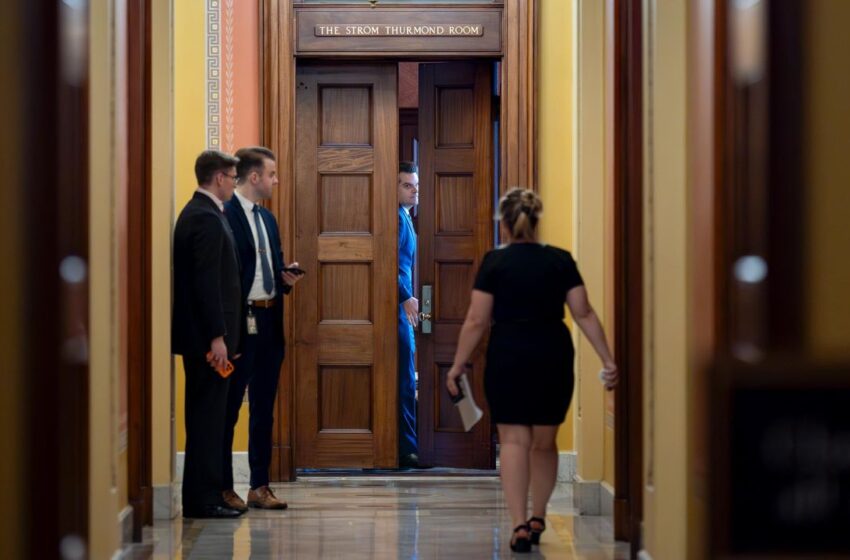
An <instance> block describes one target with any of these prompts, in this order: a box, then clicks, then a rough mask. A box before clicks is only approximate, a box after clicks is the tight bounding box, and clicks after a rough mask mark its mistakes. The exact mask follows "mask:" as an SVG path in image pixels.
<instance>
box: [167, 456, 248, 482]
mask: <svg viewBox="0 0 850 560" xmlns="http://www.w3.org/2000/svg"><path fill="white" fill-rule="evenodd" d="M185 462H186V453H185V452H183V451H178V452H177V461H176V463H177V464H176V465H175V467H176V470H177V478H176V480H177V481H178V482H182V481H183V465H184V463H185ZM250 482H251V467H250V466H249V464H248V452H247V451H234V452H233V483H234V484H249V483H250Z"/></svg>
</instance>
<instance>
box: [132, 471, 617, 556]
mask: <svg viewBox="0 0 850 560" xmlns="http://www.w3.org/2000/svg"><path fill="white" fill-rule="evenodd" d="M275 491H276V493H277V494H278V496H280V497H281V498H282V499H285V500H287V501H288V502H289V509H288V510H286V511H283V512H271V511H259V510H251V511H250V512H249V513H248V514H247V515H246V516H244V517H242V518H241V519H238V520H233V521H228V520H183V519H175V520H172V521H158V522H156V524H155V526H154V527H153V529H148V530H147V532H146V536H145V542H144V543H143V544H140V545H136V546H135V548H134V550H133V555H132V558H134V559H148V558H152V559H165V558H177V559H183V558H187V559H188V558H193V559H195V558H198V559H218V558H240V559H241V558H246V559H252V560H259V559H270V558H305V559H309V558H340V559H342V558H345V559H346V560H348V559H358V558H363V559H372V558H377V559H395V558H405V559H408V558H410V559H438V558H439V559H444V558H460V559H464V560H473V559H479V558H493V559H497V558H512V557H514V555H512V553H511V551H510V550H509V549H508V546H507V539H508V538H509V535H510V531H511V527H510V518H509V516H508V514H507V510H506V509H505V504H504V500H503V498H502V493H501V490H500V488H499V481H498V479H497V478H495V477H456V476H455V477H439V476H423V477H417V478H412V477H340V478H329V477H326V476H320V477H301V478H299V480H298V482H295V483H292V484H280V485H276V486H275ZM237 492H239V493H240V494H241V495H242V496H243V497H244V495H245V494H247V487H240V488H237ZM547 525H548V529H547V531H546V532H545V533H544V534H543V539H542V542H541V546H540V547H539V548H537V549H535V552H534V553H532V554H523V555H518V557H520V558H534V559H538V558H546V559H551V560H555V559H561V558H576V559H579V558H580V559H593V560H596V559H599V560H614V559H621V558H622V559H625V558H628V547H627V545H625V544H622V543H618V544H615V543H614V541H613V537H612V527H611V521H610V519H609V518H604V517H580V516H577V515H575V512H574V510H573V508H572V487H571V486H570V485H569V484H559V485H558V488H557V489H556V491H555V495H554V496H553V499H552V504H551V507H550V510H549V514H548V515H547Z"/></svg>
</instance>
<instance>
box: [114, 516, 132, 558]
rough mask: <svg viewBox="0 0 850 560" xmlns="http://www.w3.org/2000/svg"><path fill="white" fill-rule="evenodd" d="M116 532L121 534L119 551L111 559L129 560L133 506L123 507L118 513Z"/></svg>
mask: <svg viewBox="0 0 850 560" xmlns="http://www.w3.org/2000/svg"><path fill="white" fill-rule="evenodd" d="M118 531H119V533H120V534H121V549H120V550H119V551H118V553H117V554H115V555H113V557H117V558H121V559H124V558H130V557H131V550H132V547H133V506H130V505H127V506H124V509H122V510H121V511H119V512H118Z"/></svg>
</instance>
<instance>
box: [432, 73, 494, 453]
mask: <svg viewBox="0 0 850 560" xmlns="http://www.w3.org/2000/svg"><path fill="white" fill-rule="evenodd" d="M420 69H421V70H420V81H419V85H420V91H419V95H420V99H419V116H420V118H419V134H420V184H422V185H424V186H423V189H422V192H421V194H420V207H419V232H420V237H419V242H420V284H422V285H428V284H430V285H432V286H434V301H433V306H434V307H433V309H434V312H433V315H434V319H433V331H432V333H431V334H424V333H420V334H419V336H418V338H417V350H418V359H419V370H420V371H423V372H431V374H430V375H423V376H422V377H421V378H420V384H419V402H420V405H419V452H420V453H419V457H420V460H421V461H424V462H425V463H426V464H435V465H441V466H454V467H468V468H492V467H493V466H494V465H495V453H494V448H493V446H492V433H491V426H490V421H489V417H488V416H485V418H484V419H483V420H482V421H481V422H479V423H478V424H477V425H476V426H475V428H473V429H472V431H470V432H468V433H467V432H464V431H462V430H459V431H458V430H455V429H454V428H455V426H456V424H454V422H455V421H456V420H455V419H456V417H455V416H454V414H456V413H454V411H453V410H452V409H451V408H452V407H451V404H450V403H449V402H447V401H446V400H445V385H444V383H443V382H442V380H441V378H440V374H439V373H438V372H439V370H440V368H441V367H443V368H445V367H446V366H447V364H450V363H451V362H452V360H453V358H454V353H455V349H456V344H457V336H458V333H459V330H460V327H461V324H462V322H463V319H464V317H465V315H466V311H467V306H468V304H469V296H470V291H471V287H472V281H473V278H474V273H475V270H476V268H477V266H478V263H479V262H480V260H481V258H482V257H483V255H484V253H485V252H486V251H487V250H488V249H489V248H491V247H492V244H493V239H492V207H491V200H492V198H493V192H492V189H493V184H492V168H491V167H492V161H493V154H492V137H491V132H492V129H491V126H490V122H491V121H490V119H491V114H490V86H491V83H490V72H489V70H490V67H489V66H488V65H486V64H474V63H445V64H423V65H421V66H420ZM459 92H471V93H472V95H470V96H468V95H466V94H465V93H463V94H459ZM438 98H439V101H438ZM443 112H447V113H448V115H443V114H442V113H443ZM467 116H468V118H469V120H466V119H467ZM438 123H439V125H438ZM470 125H471V128H470ZM440 127H443V128H444V129H443V130H438V128H440ZM445 127H453V128H450V129H446V128H445ZM440 142H450V143H455V144H461V143H464V142H468V145H467V146H465V147H461V146H457V145H456V146H455V147H452V148H439V147H438V144H439V143H440ZM471 361H472V362H473V369H474V370H475V371H483V354H482V353H480V352H479V353H476V354H475V355H474V356H473V357H472V358H471ZM470 381H471V382H472V385H473V387H472V389H473V392H474V394H475V397H476V400H479V401H481V402H483V401H484V387H483V379H482V377H481V376H473V377H472V378H471V379H470ZM453 413H454V414H453ZM453 418H455V419H453Z"/></svg>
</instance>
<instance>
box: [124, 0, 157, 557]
mask: <svg viewBox="0 0 850 560" xmlns="http://www.w3.org/2000/svg"><path fill="white" fill-rule="evenodd" d="M127 10H128V11H127V59H128V60H127V100H128V105H127V113H128V114H127V125H128V130H127V140H128V142H129V145H128V150H127V156H128V160H127V180H128V185H127V187H128V190H127V196H128V204H127V207H128V209H129V212H128V213H127V228H128V231H127V243H128V247H127V249H128V257H127V276H128V278H132V279H134V280H133V281H131V282H129V284H128V286H127V289H128V294H127V295H128V297H127V306H128V309H127V314H126V317H127V322H128V324H127V341H126V345H127V414H128V418H127V493H128V496H127V497H128V501H129V503H130V505H131V506H132V508H133V541H134V542H141V540H142V527H143V526H144V525H153V486H152V455H151V443H152V442H151V414H152V413H151V397H152V394H153V393H152V386H151V373H152V372H151V303H152V297H151V146H152V144H151V66H150V63H151V0H129V2H128V5H127Z"/></svg>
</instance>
